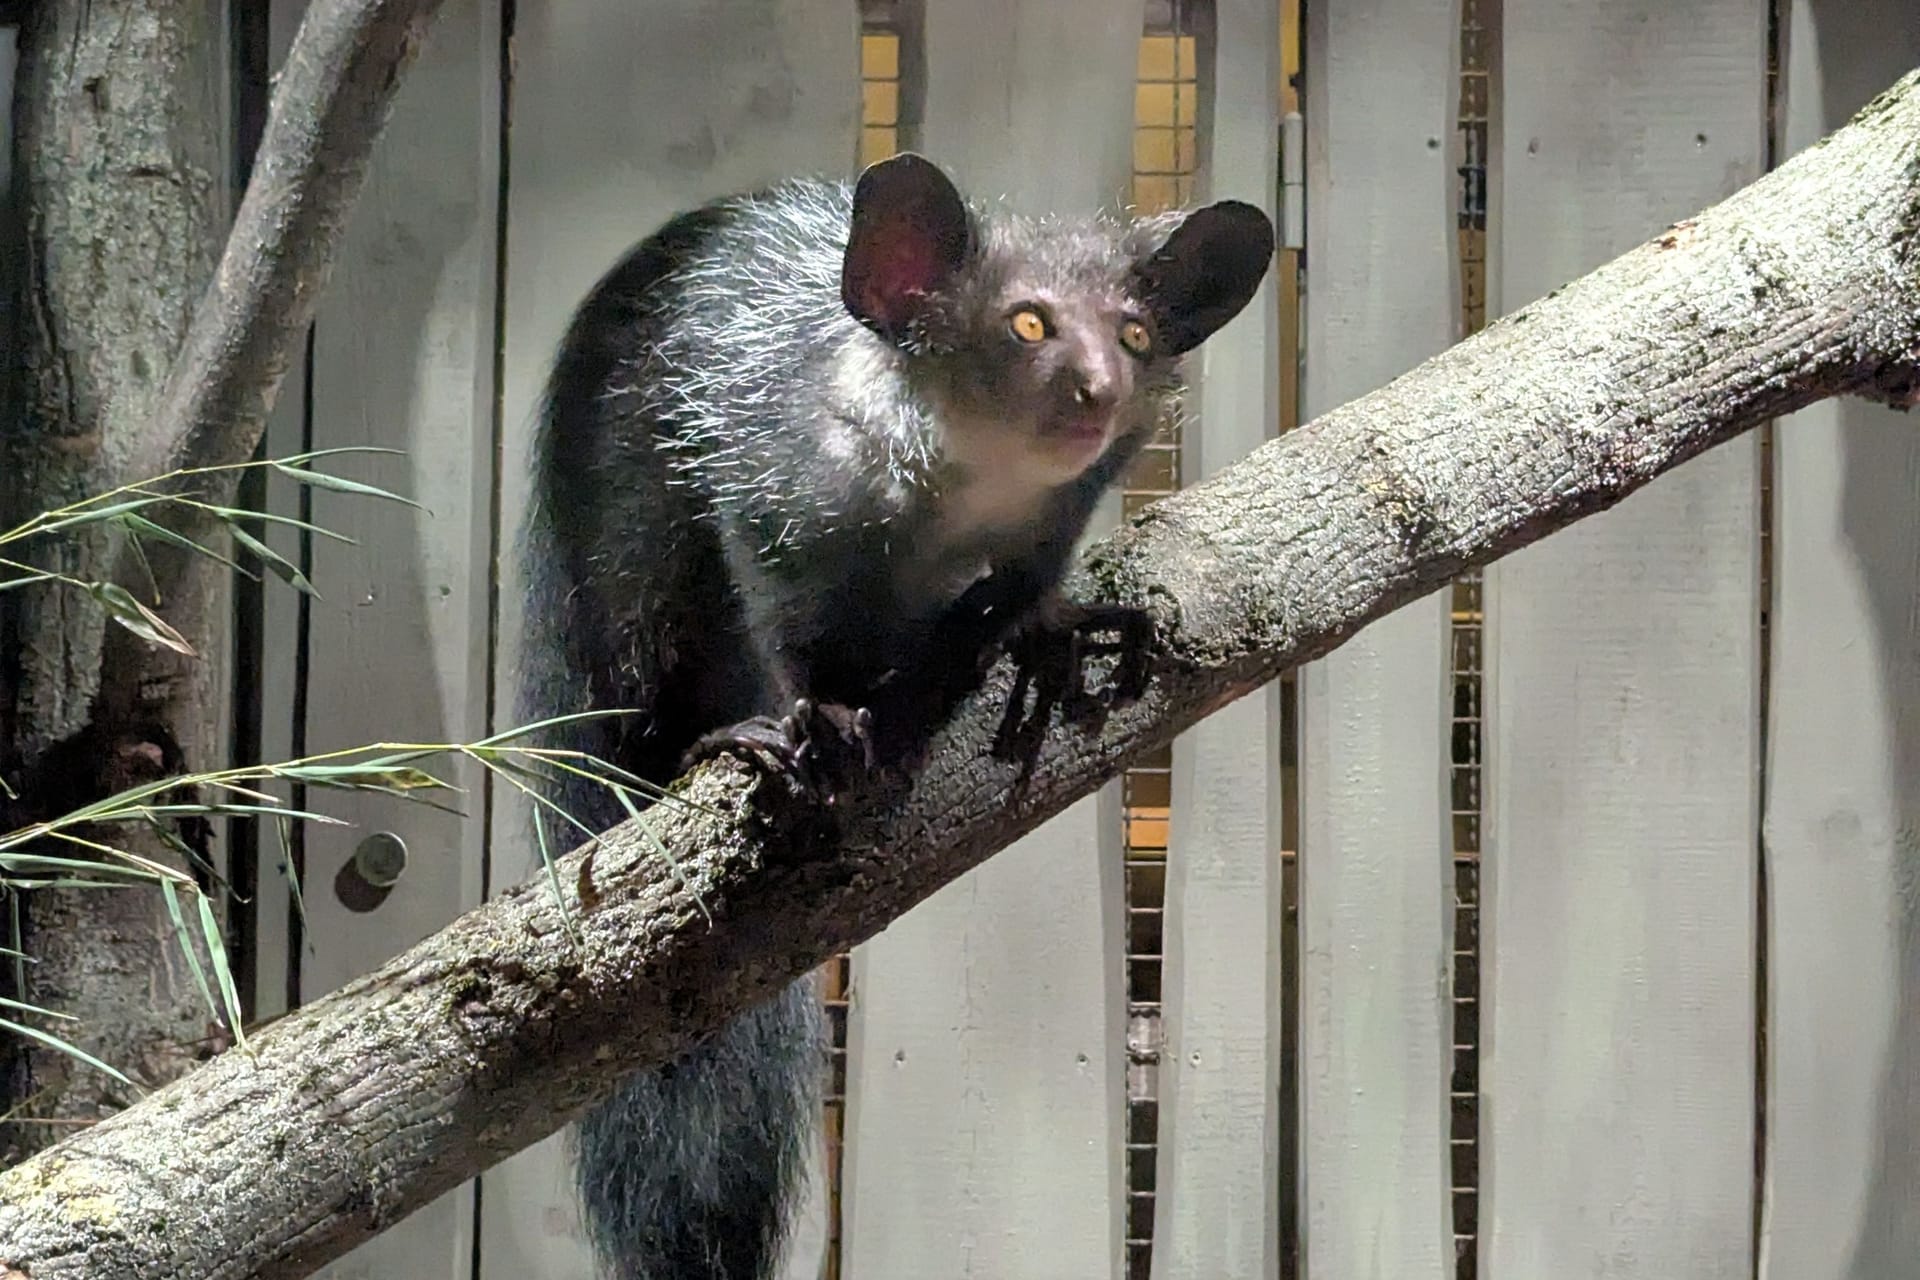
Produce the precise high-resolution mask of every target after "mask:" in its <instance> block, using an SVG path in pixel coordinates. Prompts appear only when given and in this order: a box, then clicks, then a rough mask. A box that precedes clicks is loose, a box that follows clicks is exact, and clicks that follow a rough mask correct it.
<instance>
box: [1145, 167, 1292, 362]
mask: <svg viewBox="0 0 1920 1280" xmlns="http://www.w3.org/2000/svg"><path fill="white" fill-rule="evenodd" d="M1272 260H1273V223H1272V222H1271V221H1269V220H1268V218H1267V215H1266V214H1264V213H1262V212H1261V211H1260V210H1259V209H1256V208H1255V207H1254V206H1252V205H1250V204H1244V203H1242V202H1241V201H1239V200H1222V201H1220V202H1219V203H1218V204H1210V205H1208V206H1206V207H1205V208H1204V209H1195V210H1194V211H1193V212H1192V213H1190V214H1188V215H1187V217H1186V219H1185V221H1183V222H1181V224H1180V225H1179V226H1177V227H1175V228H1174V229H1173V234H1171V235H1169V236H1168V237H1167V238H1166V240H1165V241H1164V242H1162V243H1161V245H1160V247H1159V248H1157V249H1155V250H1154V251H1153V252H1152V253H1149V254H1147V255H1146V256H1145V257H1144V258H1142V259H1141V260H1140V263H1139V265H1138V266H1136V267H1135V268H1134V271H1135V273H1136V275H1137V276H1138V278H1139V281H1140V285H1141V292H1142V293H1143V295H1144V297H1143V298H1142V301H1144V302H1145V303H1146V304H1147V305H1148V306H1149V307H1150V308H1151V309H1152V311H1153V318H1154V324H1155V325H1156V326H1157V327H1158V329H1159V331H1160V333H1159V337H1160V348H1161V350H1163V351H1165V352H1167V353H1168V354H1170V355H1176V356H1177V355H1179V354H1180V353H1181V352H1183V351H1191V350H1192V349H1193V348H1195V347H1197V346H1199V345H1200V344H1201V343H1202V342H1205V341H1206V340H1207V339H1208V338H1209V337H1211V336H1212V335H1213V332H1214V330H1216V329H1218V328H1219V327H1220V326H1221V325H1223V324H1225V323H1226V322H1227V321H1229V320H1231V319H1233V318H1234V317H1235V316H1237V315H1239V314H1240V308H1242V307H1244V306H1246V305H1247V303H1248V302H1249V301H1250V300H1251V299H1252V298H1253V295H1254V291H1255V290H1257V289H1258V288H1259V287H1260V280H1261V278H1262V277H1263V276H1265V275H1266V274H1267V264H1268V263H1269V262H1271V261H1272Z"/></svg>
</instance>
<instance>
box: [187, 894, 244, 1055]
mask: <svg viewBox="0 0 1920 1280" xmlns="http://www.w3.org/2000/svg"><path fill="white" fill-rule="evenodd" d="M199 898H200V936H201V937H202V938H204V939H206V943H207V954H208V955H209V956H210V957H212V959H213V976H214V977H215V978H217V979H218V980H219V982H220V996H221V998H222V999H223V1000H225V1001H226V1005H227V1026H228V1027H230V1028H232V1030H233V1042H234V1043H235V1044H236V1045H243V1046H244V1045H245V1044H246V1042H247V1033H246V1030H245V1029H244V1028H243V1027H242V1026H241V1016H240V991H239V989H238V988H237V987H235V986H234V985H233V969H232V968H231V967H230V966H229V965H228V964H227V944H226V940H225V939H223V938H222V937H221V936H220V926H219V925H218V924H217V923H215V921H214V918H213V903H211V902H209V901H208V900H207V895H206V894H204V893H203V894H200V895H199Z"/></svg>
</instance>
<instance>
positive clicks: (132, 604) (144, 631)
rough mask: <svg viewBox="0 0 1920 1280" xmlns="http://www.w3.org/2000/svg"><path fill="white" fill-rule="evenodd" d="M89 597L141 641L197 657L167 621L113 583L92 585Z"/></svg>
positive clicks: (88, 589) (183, 637) (91, 583)
mask: <svg viewBox="0 0 1920 1280" xmlns="http://www.w3.org/2000/svg"><path fill="white" fill-rule="evenodd" d="M87 594H88V595H90V596H92V597H93V598H94V599H95V600H97V601H99V602H100V606H101V607H102V608H103V609H105V610H106V611H107V616H108V617H110V618H112V619H113V620H114V621H115V622H117V623H119V624H120V625H121V626H123V627H125V628H126V629H127V630H129V631H131V632H133V634H135V635H137V636H139V637H140V638H141V639H142V640H145V641H148V642H149V643H151V644H157V645H161V646H163V647H165V648H168V649H172V650H173V651H174V652H175V653H183V654H186V655H187V656H188V657H196V656H198V655H197V654H195V653H194V649H193V646H192V645H190V644H188V643H187V639H186V637H185V636H183V635H181V634H180V633H179V632H178V631H175V630H174V629H173V628H172V626H170V625H169V624H168V623H167V620H166V619H165V618H162V617H161V616H160V615H159V614H157V613H155V612H154V611H153V610H151V609H149V608H147V606H145V605H144V604H141V603H140V602H139V601H138V600H136V599H134V597H133V593H132V592H130V591H128V590H127V589H126V588H125V587H123V586H120V585H119V584H118V583H113V582H90V583H88V584H87Z"/></svg>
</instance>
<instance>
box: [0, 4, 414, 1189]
mask: <svg viewBox="0 0 1920 1280" xmlns="http://www.w3.org/2000/svg"><path fill="white" fill-rule="evenodd" d="M438 9H439V0H314V3H312V4H311V5H310V6H309V7H308V10H307V13H306V15H305V18H304V20H303V22H302V25H301V28H300V31H299V33H298V35H297V37H296V39H295V41H294V44H293V47H292V49H291V50H290V52H289V54H288V57H287V62H286V65H285V67H284V68H283V69H282V71H281V73H280V76H279V79H278V84H277V86H276V90H275V93H274V97H273V105H272V109H271V113H270V115H269V118H268V121H267V126H266V131H265V134H264V136H263V138H262V141H261V146H260V153H259V156H258V158H257V161H256V163H255V166H254V170H253V174H252V177H251V179H250V181H249V184H248V188H247V192H246V196H245V199H244V201H243V202H242V204H241V206H240V209H239V211H238V214H237V216H236V218H235V220H234V226H233V231H232V234H231V235H230V236H229V238H228V240H227V247H226V250H225V253H224V256H222V257H220V259H219V265H218V269H217V271H215V270H213V263H214V259H215V253H216V245H217V240H216V235H217V228H218V227H219V226H224V225H225V212H226V208H225V206H226V202H225V200H224V193H225V189H226V188H225V186H224V179H225V173H224V170H223V169H222V168H221V167H220V160H221V158H222V157H223V155H224V151H223V147H224V141H225V140H224V138H223V136H222V130H221V125H222V123H223V122H224V120H225V112H224V110H223V109H222V107H221V104H220V103H219V102H218V101H217V100H216V99H215V98H214V94H215V92H216V90H217V88H218V86H220V85H222V84H223V83H224V76H223V75H222V73H221V72H222V69H221V67H220V66H219V63H218V58H219V55H220V54H221V52H222V51H223V50H224V48H225V44H224V39H223V37H222V34H221V33H220V31H219V30H218V28H217V25H216V24H217V23H218V21H220V19H221V16H222V15H223V13H224V8H223V6H220V5H208V4H204V3H199V2H198V0H167V2H166V3H152V2H150V0H114V2H113V3H101V2H100V0H93V3H77V2H69V3H60V4H55V3H49V4H45V5H40V6H36V8H35V13H34V16H33V20H32V22H31V23H30V24H29V26H28V28H27V29H26V31H24V32H23V34H22V49H23V67H22V72H23V74H22V85H21V91H20V95H19V102H20V104H21V105H20V111H19V114H20V119H21V138H22V143H21V149H20V159H21V163H20V164H19V165H18V166H17V168H18V170H19V171H20V172H21V174H22V175H23V177H24V179H25V181H26V183H27V187H28V199H27V207H28V210H29V214H30V221H31V230H32V232H33V235H32V239H31V249H30V253H29V258H30V261H29V263H28V270H29V271H30V272H31V276H30V279H29V281H28V288H27V291H26V296H27V298H28V299H29V301H30V303H31V307H30V316H31V319H32V320H33V322H34V324H33V334H32V337H33V342H32V344H31V345H30V346H29V348H28V351H29V353H30V354H29V359H28V362H27V367H28V369H29V371H30V375H31V376H30V377H29V378H28V379H27V381H26V383H25V385H26V387H27V388H28V389H29V391H30V392H31V402H30V405H29V407H30V409H31V410H32V412H31V413H28V414H26V415H23V416H21V418H20V421H21V423H22V427H21V429H20V430H19V431H18V433H17V434H16V437H15V438H14V439H12V440H11V441H9V442H8V443H9V446H10V447H9V451H8V453H9V456H10V457H11V459H12V461H13V466H12V467H11V468H9V470H10V471H11V472H12V474H13V476H14V477H15V480H14V482H13V483H12V484H11V485H10V488H9V492H8V493H7V494H5V495H4V499H5V508H4V509H5V510H8V511H10V512H11V513H12V514H13V515H14V516H15V518H16V519H18V518H24V517H25V516H26V515H28V514H31V513H32V512H35V511H39V510H44V509H47V508H49V507H52V506H55V505H58V504H59V503H61V502H65V501H69V500H72V499H74V498H77V497H80V496H82V495H83V494H86V493H93V492H100V491H102V490H104V489H107V488H110V487H113V486H115V485H118V484H124V483H127V482H129V481H132V480H139V479H146V478H149V477H153V476H156V475H159V474H161V473H163V472H165V471H168V470H170V469H172V468H176V467H206V466H219V465H223V464H229V463H235V462H241V461H244V460H245V459H247V458H248V457H249V456H250V455H251V454H252V453H253V450H254V448H255V446H256V445H257V444H258V442H259V438H260V432H261V430H262V429H263V427H264V425H265V421H266V415H267V413H268V411H269V410H270V408H271V406H272V401H273V398H274V395H275V394H276V393H277V391H278V389H279V386H280V382H281V379H282V377H283V375H284V374H285V371H286V368H287V366H288V363H289V361H290V359H291V357H292V354H293V352H294V351H295V349H296V344H297V343H298V341H299V339H300V337H301V335H302V334H303V333H304V332H305V330H306V327H307V325H308V323H309V322H310V320H311V318H312V315H313V309H314V305H315V302H316V300H317V298H318V296H319V293H320V290H321V289H322V287H323V286H324V283H325V278H326V273H327V269H328V267H329V265H330V264H331V262H332V260H333V258H334V255H335V250H336V249H337V247H338V244H339V241H340V238H341V235H342V232H343V229H344V227H345V224H346V220H347V217H348V214H349V212H350V210H351V209H352V206H353V204H354V201H355V200H356V199H357V198H358V195H359V192H360V189H361V187H362V186H363V185H364V182H365V177H366V173H367V167H368V162H369V159H370V157H371V155H372V151H373V146H374V143H375V141H376V140H377V138H378V136H379V134H380V131H381V128H382V126H383V125H384V123H385V120H386V117H387V115H388V113H389V111H390V109H391V105H392V100H393V94H394V91H395V89H396V88H397V87H398V85H399V82H400V79H401V77H402V75H403V74H404V73H405V71H406V70H407V68H408V67H409V66H410V65H411V64H412V62H413V60H414V59H415V57H416V56H417V54H418V51H419V47H420V44H421V41H422V39H423V37H424V33H425V30H426V27H427V25H428V23H430V22H431V20H432V18H433V16H434V14H435V13H436V12H437V10H438ZM196 303H197V305H196ZM176 352H177V353H178V355H177V357H176ZM168 370H170V373H166V381H165V383H164V385H162V384H161V383H160V378H161V377H162V374H163V372H164V371H168ZM8 523H12V521H9V522H8ZM183 531H185V532H188V533H193V534H201V533H204V532H205V530H198V529H186V530H183ZM143 550H144V553H145V554H144V556H143V557H135V556H134V555H133V554H132V552H131V550H130V548H128V547H126V546H118V547H116V546H113V545H110V544H109V543H108V542H106V541H105V540H104V539H92V540H87V539H71V540H67V541H65V542H61V543H57V544H55V543H50V544H49V554H50V555H53V556H55V557H60V558H62V560H63V563H62V564H61V565H60V567H61V568H62V570H63V571H65V572H69V573H73V574H74V575H75V576H79V577H82V578H86V579H98V578H111V579H113V580H116V581H119V582H121V583H122V584H123V585H126V586H128V587H129V588H130V589H133V590H137V591H141V592H153V593H157V595H158V597H159V599H160V600H161V602H162V611H163V612H164V614H165V615H166V617H167V619H168V621H169V622H170V623H171V624H172V625H173V626H174V627H175V628H176V629H177V630H179V631H180V632H181V633H182V634H183V635H185V636H186V637H187V638H188V640H189V641H190V642H192V643H193V645H194V647H195V648H196V649H198V650H199V651H200V656H199V657H198V658H187V657H183V656H182V655H179V654H175V653H172V652H170V651H167V650H164V649H160V648H157V647H155V646H152V645H149V644H147V643H146V642H144V641H142V640H139V639H138V638H136V637H134V636H133V635H132V634H131V633H130V632H127V631H125V630H124V629H122V628H118V627H111V628H109V627H106V626H105V624H104V622H103V619H102V618H101V616H100V614H99V612H98V610H96V609H94V608H93V607H91V605H90V604H89V603H88V602H86V601H81V600H76V598H75V597H74V596H72V595H70V594H68V593H65V592H62V591H58V590H30V591H16V592H11V593H7V594H6V595H5V596H0V606H4V607H6V608H9V609H13V610H17V611H18V612H16V613H13V614H11V615H9V620H8V621H7V624H6V626H5V628H4V629H0V652H4V653H8V654H17V655H19V656H18V658H17V661H15V662H14V664H13V669H12V670H11V671H9V672H7V673H6V678H4V679H0V765H7V766H11V767H13V768H15V769H18V770H20V771H21V776H24V777H26V778H28V779H35V778H41V777H48V776H56V775H63V774H71V773H74V772H76V771H78V772H80V773H81V774H83V775H84V776H87V777H94V776H97V777H99V778H101V779H102V780H103V786H102V788H100V789H102V790H104V789H107V787H108V786H109V785H110V783H111V782H112V781H113V780H115V779H116V778H117V777H118V776H119V772H120V764H121V761H119V760H117V759H115V758H114V745H115V744H119V743H131V744H133V745H134V746H135V748H136V750H135V753H134V754H135V755H136V756H137V754H138V750H139V748H140V747H141V745H142V744H144V743H148V742H153V741H160V742H164V743H166V744H168V747H169V751H170V752H171V749H172V747H173V745H174V744H177V745H178V747H179V748H180V751H181V754H183V755H184V758H185V761H186V762H188V763H189V764H195V765H207V764H213V763H217V761H216V760H215V759H214V758H213V749H214V746H215V744H216V742H217V740H218V736H219V725H220V716H219V712H220V709H221V706H222V699H221V698H220V697H219V696H218V691H219V690H220V689H222V688H223V687H224V679H225V672H224V667H223V666H222V664H220V663H219V662H217V661H214V660H212V659H213V657H214V655H216V654H217V653H218V652H219V648H220V646H219V643H218V642H219V640H220V638H221V637H222V636H223V634H224V631H225V627H226V622H227V612H228V611H227V609H226V607H225V601H226V591H225V586H226V581H227V579H226V576H225V573H224V571H223V570H222V569H220V568H219V567H218V566H216V565H214V564H212V563H211V562H209V561H207V560H204V559H200V558H196V557H192V556H187V555H182V554H180V553H179V552H177V551H175V550H173V549H172V548H171V547H167V546H156V545H154V544H152V543H149V544H147V545H146V546H145V547H144V549H143ZM96 744H99V748H100V749H99V750H98V751H96V750H94V748H95V745H96ZM50 753H59V754H57V755H55V756H53V757H51V758H56V759H58V760H59V762H60V767H59V768H58V769H54V770H51V771H49V770H46V769H44V768H40V769H36V767H35V766H36V765H39V764H43V763H44V762H45V761H46V760H47V759H49V758H50ZM90 753H91V754H90ZM59 780H60V781H66V779H65V778H59ZM43 800H44V797H40V796H35V795H32V794H29V795H27V796H25V797H24V802H23V804H22V806H21V807H22V808H23V809H25V810H27V811H29V812H32V811H35V810H36V809H44V808H45V807H46V806H45V805H44V804H43V803H42V801H43ZM141 852H143V853H147V854H149V855H150V856H156V857H157V858H159V860H162V861H167V862H169V863H174V864H176V865H177V859H175V858H173V857H172V856H171V855H169V854H168V853H167V852H166V851H165V850H164V849H160V848H157V847H156V848H143V849H142V850H141ZM30 906H31V911H30V914H29V928H30V930H31V932H30V940H31V945H32V949H33V951H34V952H35V955H36V959H37V960H38V963H37V964H36V965H35V966H34V967H33V969H32V970H31V971H30V972H31V974H32V989H31V990H30V991H29V992H28V993H27V994H28V996H29V998H30V999H32V1000H33V1001H34V1002H35V1003H38V1004H40V1005H42V1006H45V1007H49V1008H54V1009H59V1010H62V1011H65V1012H73V1013H79V1014H81V1015H82V1016H84V1017H85V1018H86V1023H85V1027H86V1032H85V1034H84V1035H82V1036H81V1037H79V1039H80V1042H81V1043H82V1044H83V1047H86V1048H88V1049H89V1050H91V1051H92V1052H94V1053H95V1054H96V1055H97V1056H99V1057H101V1058H102V1059H104V1060H106V1061H109V1062H113V1063H115V1064H116V1065H118V1066H120V1067H121V1068H122V1069H123V1070H126V1071H127V1072H128V1074H130V1075H132V1076H134V1077H135V1079H137V1080H139V1081H141V1082H142V1083H147V1084H159V1083H163V1082H164V1081H166V1080H169V1079H172V1078H173V1077H174V1076H176V1075H178V1074H179V1073H180V1071H182V1070H184V1069H185V1068H186V1067H188V1066H190V1065H191V1064H192V1062H193V1061H195V1060H197V1058H198V1057H201V1056H204V1054H205V1053H206V1052H207V1051H208V1049H209V1046H210V1045H211V1044H213V1043H217V1041H215V1040H214V1039H213V1038H212V1037H211V1036H210V1032H217V1031H218V1028H217V1027H215V1026H213V1025H211V1023H210V1020H209V1013H208V1011H207V1010H206V1008H205V1005H204V1002H203V1000H202V998H201V996H200V994H199V992H198V989H197V987H196V985H195V984H194V982H193V980H192V978H191V976H190V971H188V970H187V969H186V968H185V966H184V961H183V959H182V958H181V957H180V955H179V953H178V944H177V943H176V942H175V940H174V938H173V935H172V933H171V929H170V926H169V924H168V921H167V917H166V914H165V910H164V903H163V900H162V899H161V898H160V897H159V896H158V895H157V894H142V893H99V892H92V893H61V894H55V893H47V892H41V893H37V894H35V895H33V897H32V899H31V903H30ZM11 1074H12V1080H11V1088H10V1089H9V1090H7V1091H6V1092H11V1093H13V1094H14V1096H16V1097H20V1096H24V1097H26V1098H28V1099H30V1102H29V1104H28V1105H25V1106H23V1107H20V1108H16V1111H15V1114H16V1116H17V1117H19V1118H21V1119H24V1120H27V1121H29V1123H28V1124H26V1125H25V1126H24V1127H22V1126H18V1125H17V1126H15V1128H14V1131H13V1133H12V1136H11V1137H10V1138H9V1139H8V1140H7V1142H6V1144H5V1149H4V1150H0V1161H4V1160H7V1159H11V1158H13V1156H14V1155H15V1154H17V1153H18V1152H19V1151H21V1150H24V1149H30V1148H31V1147H33V1146H35V1145H38V1144H39V1142H40V1141H42V1140H44V1138H45V1137H46V1136H47V1135H48V1134H49V1132H50V1131H49V1129H48V1128H47V1127H46V1122H47V1121H49V1120H53V1121H67V1120H73V1119H87V1120H92V1119H97V1118H98V1117H99V1116H101V1115H104V1114H108V1113H110V1112H111V1111H113V1110H116V1109H118V1108H119V1107H120V1106H123V1105H125V1103H126V1102H127V1101H128V1099H126V1098H124V1097H120V1096H118V1094H117V1091H116V1086H115V1085H114V1084H113V1082H111V1081H110V1080H107V1079H106V1078H105V1077H102V1076H101V1075H99V1073H97V1072H93V1071H90V1070H87V1069H84V1068H79V1067H77V1066H76V1065H75V1064H74V1063H72V1061H71V1060H70V1059H67V1058H65V1057H63V1056H61V1055H59V1054H57V1053H54V1052H52V1051H50V1050H41V1049H37V1048H36V1049H34V1050H32V1051H31V1052H30V1053H29V1054H27V1056H26V1058H25V1061H24V1069H21V1068H20V1067H16V1069H15V1070H14V1071H13V1072H12V1073H11ZM52 1132H58V1131H57V1130H54V1131H52Z"/></svg>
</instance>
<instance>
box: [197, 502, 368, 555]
mask: <svg viewBox="0 0 1920 1280" xmlns="http://www.w3.org/2000/svg"><path fill="white" fill-rule="evenodd" d="M199 505H200V506H201V507H202V508H203V509H205V510H207V511H209V512H211V513H212V514H214V515H216V516H218V517H220V519H221V520H223V521H225V522H226V523H227V524H228V525H229V526H231V525H233V524H236V523H238V522H239V521H242V520H260V521H263V522H265V523H267V524H279V525H287V526H290V527H292V528H295V529H300V530H303V531H304V532H307V533H317V534H319V535H320V536H321V537H323V538H332V539H333V540H334V541H335V542H344V543H345V544H346V545H348V546H350V547H357V546H359V545H360V544H359V543H357V542H355V541H354V540H353V539H352V538H349V537H348V536H347V535H346V534H344V533H335V532H334V531H333V530H332V529H329V528H327V527H326V526H325V525H318V524H314V523H313V522H312V521H310V520H302V519H300V518H299V517H297V516H285V515H281V514H279V513H278V512H275V511H247V510H244V509H242V508H240V507H220V506H215V505H214V504H213V503H210V502H203V503H201V504H199Z"/></svg>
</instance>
